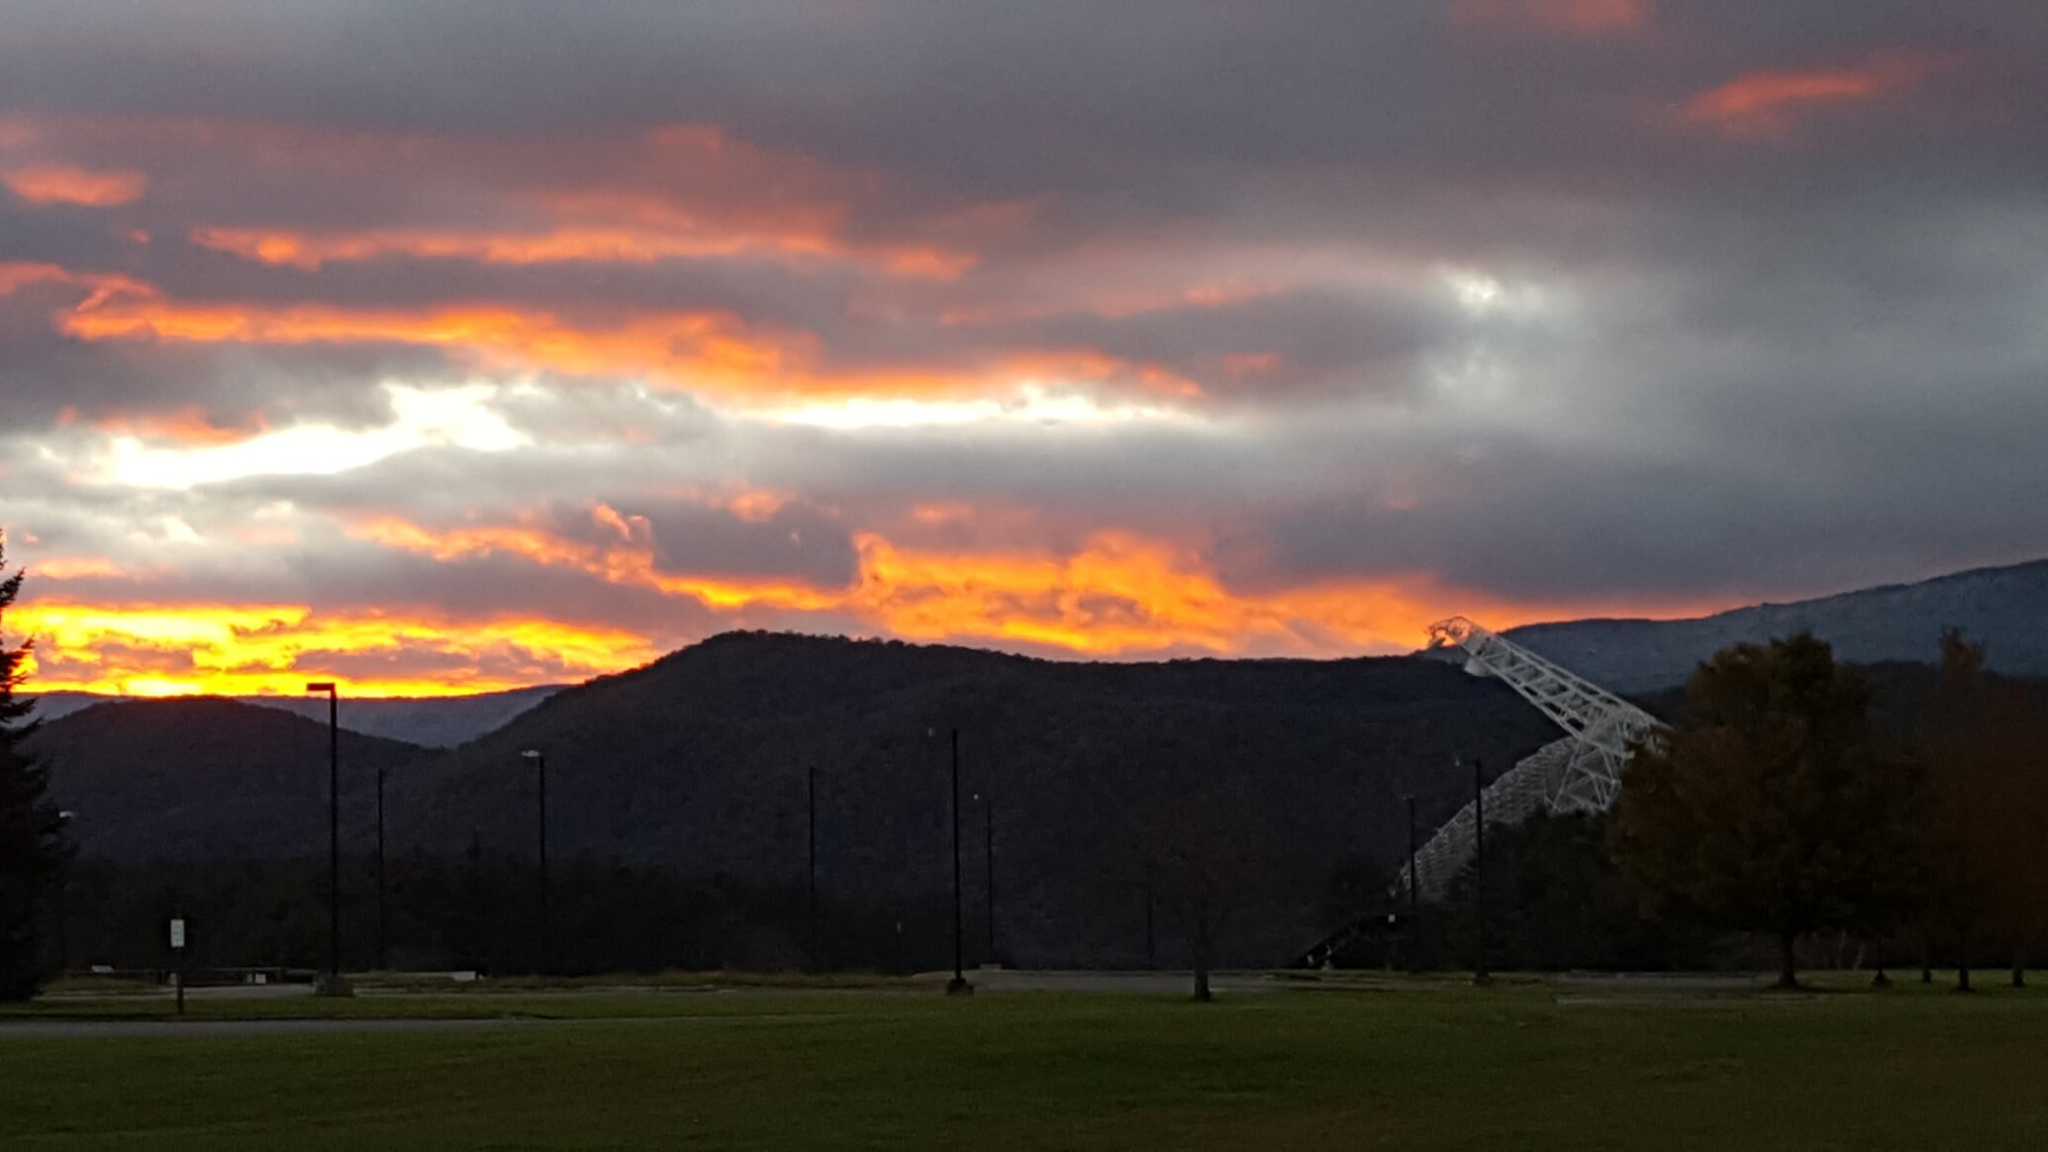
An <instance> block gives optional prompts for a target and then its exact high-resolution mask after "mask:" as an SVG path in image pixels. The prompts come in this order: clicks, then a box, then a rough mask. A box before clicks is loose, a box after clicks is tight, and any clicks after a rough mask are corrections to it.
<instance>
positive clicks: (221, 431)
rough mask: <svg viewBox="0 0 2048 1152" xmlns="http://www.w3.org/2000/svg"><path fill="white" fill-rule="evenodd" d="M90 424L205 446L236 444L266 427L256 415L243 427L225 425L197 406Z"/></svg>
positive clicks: (141, 437)
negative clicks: (248, 425) (216, 421)
mask: <svg viewBox="0 0 2048 1152" xmlns="http://www.w3.org/2000/svg"><path fill="white" fill-rule="evenodd" d="M93 427H94V428H96V429H98V430H99V431H101V432H104V433H106V434H108V435H110V436H132V437H135V438H136V439H139V440H168V441H171V442H173V443H176V444H180V445H183V446H186V447H193V448H204V447H209V446H214V445H220V444H235V443H239V442H241V441H243V440H247V439H248V438H250V437H251V436H255V435H260V434H261V433H263V432H265V431H267V430H268V427H267V425H266V424H265V423H264V422H263V421H262V420H261V419H260V418H259V419H258V420H257V421H256V422H255V423H254V425H253V426H251V427H246V428H237V427H224V426H222V425H219V424H215V423H214V422H213V419H212V417H210V416H208V415H207V414H206V413H205V412H203V411H201V410H200V409H198V408H194V407H186V408H180V409H177V410H176V411H172V412H136V413H123V414H121V415H117V416H109V417H107V418H105V419H102V420H96V421H94V422H93Z"/></svg>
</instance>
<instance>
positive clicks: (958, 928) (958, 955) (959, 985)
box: [926, 728, 969, 996]
mask: <svg viewBox="0 0 2048 1152" xmlns="http://www.w3.org/2000/svg"><path fill="white" fill-rule="evenodd" d="M926 731H927V734H931V730H929V729H927V730H926ZM952 737H953V979H951V980H950V981H948V982H947V983H946V995H948V996H959V995H963V994H965V993H966V992H968V991H969V986H968V983H967V965H966V952H967V931H966V922H965V921H964V920H963V919H962V917H961V901H960V879H961V877H960V730H959V729H958V728H955V729H953V730H952Z"/></svg>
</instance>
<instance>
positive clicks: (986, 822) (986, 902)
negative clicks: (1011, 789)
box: [974, 792, 996, 964]
mask: <svg viewBox="0 0 2048 1152" xmlns="http://www.w3.org/2000/svg"><path fill="white" fill-rule="evenodd" d="M974 798H975V799H976V800H979V801H981V856H982V860H981V876H982V881H983V883H984V885H985V887H986V895H985V896H984V898H983V900H982V909H983V911H984V912H986V913H987V914H988V952H987V953H986V955H987V957H988V959H987V961H986V963H989V964H994V963H995V962H996V798H995V794H994V793H992V792H991V793H987V794H983V793H980V792H976V793H975V794H974Z"/></svg>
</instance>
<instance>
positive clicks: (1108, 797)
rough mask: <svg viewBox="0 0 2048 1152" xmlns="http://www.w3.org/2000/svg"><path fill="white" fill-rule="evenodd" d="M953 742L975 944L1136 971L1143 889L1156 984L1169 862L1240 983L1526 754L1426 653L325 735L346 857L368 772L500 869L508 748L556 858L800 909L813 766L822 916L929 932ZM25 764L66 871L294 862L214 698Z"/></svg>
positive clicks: (279, 783) (1073, 670) (824, 662)
mask: <svg viewBox="0 0 2048 1152" xmlns="http://www.w3.org/2000/svg"><path fill="white" fill-rule="evenodd" d="M954 728H958V729H959V731H960V733H961V736H960V746H961V764H962V774H961V775H962V784H961V788H962V803H963V810H964V813H965V816H964V819H963V825H964V830H963V841H964V852H965V857H966V872H967V875H968V879H969V883H968V890H969V891H968V896H969V902H970V912H969V915H970V917H971V918H972V919H973V921H974V923H976V924H977V925H980V924H981V923H982V921H981V917H982V916H983V915H984V906H985V895H984V893H985V888H986V879H987V878H986V875H985V865H986V862H987V859H988V853H987V851H986V847H987V846H986V840H985V831H986V830H988V829H989V828H991V827H992V829H993V832H994V853H993V855H994V861H995V871H996V876H995V879H996V888H997V896H996V905H997V921H998V924H997V927H998V938H999V945H998V948H999V950H1000V951H1003V952H1005V953H1006V954H1007V958H1009V959H1013V960H1024V961H1036V962H1075V963H1138V962H1142V960H1143V958H1144V947H1145V946H1144V910H1145V904H1146V888H1147V883H1148V875H1149V878H1150V883H1151V885H1152V887H1153V889H1154V901H1153V903H1154V905H1155V909H1154V910H1155V920H1156V921H1157V923H1156V924H1155V936H1156V937H1157V939H1156V941H1155V947H1156V949H1157V950H1158V951H1159V952H1160V954H1161V957H1162V959H1170V958H1171V957H1172V956H1173V955H1174V951H1173V950H1174V949H1175V947H1176V945H1175V944H1174V942H1173V932H1174V927H1173V925H1172V923H1170V921H1171V919H1172V917H1171V915H1170V909H1169V908H1167V907H1166V905H1167V904H1169V903H1170V902H1171V901H1170V900H1169V897H1170V896H1172V895H1173V894H1172V893H1170V892H1166V891H1164V889H1165V887H1166V886H1167V885H1168V883H1169V879H1170V878H1168V877H1164V876H1163V875H1162V873H1161V872H1160V868H1161V867H1162V865H1161V864H1160V863H1159V861H1160V860H1163V859H1165V858H1167V857H1173V858H1176V859H1182V860H1185V859H1186V858H1188V856H1189V855H1190V853H1208V854H1218V855H1223V856H1227V857H1229V858H1230V859H1232V860H1234V861H1236V862H1237V865H1238V866H1237V867H1236V868H1235V869H1234V870H1233V876H1234V880H1233V887H1236V888H1240V889H1241V890H1239V891H1233V892H1230V893H1225V894H1223V895H1225V896H1227V897H1228V898H1229V899H1230V900H1231V901H1232V902H1235V903H1242V904H1246V905H1252V904H1256V905H1257V907H1256V908H1253V907H1247V908H1246V909H1245V910H1244V911H1243V913H1242V914H1240V915H1238V916H1236V917H1234V918H1233V920H1232V923H1231V932H1230V933H1229V937H1230V940H1229V941H1228V942H1227V943H1229V944H1230V945H1231V947H1232V948H1233V951H1232V953H1231V955H1232V956H1233V957H1234V958H1235V959H1237V960H1239V961H1257V962H1260V963H1265V962H1270V961H1272V960H1274V959H1276V958H1278V957H1279V956H1281V955H1284V954H1285V952H1286V951H1287V950H1288V949H1290V948H1293V947H1296V946H1300V945H1302V944H1305V943H1306V942H1307V941H1308V940H1309V939H1311V938H1313V937H1314V936H1315V935H1316V934H1318V933H1319V932H1320V930H1321V929H1322V928H1323V925H1322V923H1321V913H1320V912H1319V911H1318V909H1317V905H1318V904H1319V902H1320V899H1321V896H1322V891H1323V887H1324V885H1325V884H1326V882H1327V880H1328V877H1329V875H1330V873H1331V871H1332V869H1333V868H1334V867H1335V866H1336V865H1337V863H1338V862H1339V861H1340V860H1343V859H1345V858H1347V857H1354V856H1357V855H1361V854H1373V855H1377V856H1379V857H1381V858H1382V860H1385V861H1391V859H1392V858H1393V857H1394V856H1395V855H1396V854H1398V852H1399V850H1400V845H1401V844H1402V843H1403V841H1404V839H1405V835H1406V833H1405V820H1404V815H1403V805H1402V800H1401V798H1402V796H1403V794H1404V793H1407V792H1411V791H1412V792H1414V793H1416V794H1417V795H1418V797H1419V801H1418V803H1419V809H1420V815H1421V818H1422V821H1423V823H1424V824H1425V826H1433V825H1434V823H1435V822H1436V821H1438V820H1440V819H1442V818H1443V817H1444V816H1446V815H1447V814H1448V813H1449V812H1450V811H1452V810H1453V809H1454V808H1455V807H1456V806H1457V805H1458V804H1459V803H1460V802H1462V800H1463V798H1464V796H1465V794H1466V790H1467V789H1468V788H1469V777H1468V776H1467V775H1466V774H1464V773H1461V772H1459V771H1457V770H1454V768H1453V765H1452V760H1453V757H1454V756H1459V755H1462V756H1464V757H1466V758H1467V760H1468V762H1469V760H1470V758H1472V757H1484V758H1485V759H1486V760H1487V762H1488V764H1489V765H1490V766H1491V770H1493V771H1498V770H1499V769H1500V768H1502V767H1504V766H1505V765H1506V764H1508V763H1509V762H1510V761H1511V760H1512V759H1513V758H1514V757H1516V756H1519V755H1521V754H1524V753H1526V752H1527V751H1529V750H1531V749H1533V748H1534V747H1536V746H1537V745H1539V744H1541V743H1543V742H1545V741H1547V740H1549V739H1550V738H1551V736H1552V733H1551V732H1550V731H1549V730H1548V728H1547V727H1546V725H1545V723H1544V721H1543V720H1542V719H1541V718H1540V717H1539V716H1538V715H1537V714H1536V713H1535V712H1534V711H1533V710H1532V709H1529V708H1527V707H1525V706H1524V705H1523V704H1522V703H1521V702H1520V701H1519V700H1517V699H1516V698H1515V697H1514V695H1513V694H1512V693H1511V692H1509V691H1508V690H1507V689H1506V688H1505V687H1503V686H1501V685H1500V684H1498V683H1494V682H1491V681H1486V680H1480V679H1476V678H1473V677H1469V676H1466V675H1464V674H1463V673H1461V672H1460V671H1459V670H1458V669H1457V668H1456V667H1455V666H1452V665H1449V664H1446V663H1443V662H1441V661H1436V660H1429V659H1415V658H1385V659H1359V660H1341V661H1326V662H1317V661H1284V660H1275V661H1213V660H1200V661H1177V662H1172V663H1164V664H1080V663H1060V662H1050V661H1039V660H1030V659H1025V658H1021V657H1014V656H1005V655H1000V654H996V653H991V652H985V651H978V650H971V649H962V648H946V647H917V646H911V645H904V644H898V643H863V642H852V641H846V640H838V639H819V638H809V637H800V636H789V635H762V634H730V635H725V636H720V637H717V638H714V639H712V640H709V641H706V642H705V643H703V644H700V645H697V646H695V647H693V648H690V649H687V650H684V651H682V652H679V653H677V654H675V655H673V656H670V657H668V658H666V659H664V660H662V661H659V662H657V663H656V664H654V665H651V666H649V667H647V668H644V669H640V670H638V671H635V672H631V673H627V674H624V675H620V676H614V677H608V678H605V679H601V680H598V681H595V682H593V683H591V684H589V685H586V686H584V687H581V688H576V689H571V690H569V691H566V692H564V693H562V694H560V695H558V696H556V697H554V698H552V699H550V700H548V701H547V702H545V703H544V704H542V705H541V706H540V707H538V708H536V709H534V710H533V711H532V712H530V713H528V714H526V715H524V716H522V717H520V718H519V719H518V720H516V721H514V722H513V723H512V724H511V725H509V726H508V727H506V728H504V729H502V730H500V731H498V732H496V733H493V734H491V735H490V736H488V737H485V738H484V739H482V740H479V741H477V742H475V743H473V744H471V745H469V746H467V747H465V748H463V749H460V750H457V751H455V752H452V753H447V754H444V755H440V756H432V755H427V754H423V753H421V752H419V751H418V750H414V749H410V748H408V747H406V746H403V745H395V744H389V743H386V742H380V741H374V740H369V739H367V738H357V737H350V738H348V739H347V740H345V742H344V745H343V750H342V753H343V771H344V787H345V791H346V792H347V798H346V805H347V808H348V819H347V822H346V829H345V835H346V837H347V844H348V848H349V850H350V851H351V852H356V853H361V852H365V851H367V849H368V847H369V844H370V833H369V827H368V822H367V815H368V811H369V807H368V796H369V793H368V789H369V788H370V786H371V783H372V781H373V780H374V774H375V765H376V764H378V763H384V764H386V765H387V767H388V768H389V769H390V771H391V774H392V775H391V784H390V793H389V798H388V799H389V815H390V833H391V839H392V845H393V851H394V852H400V851H406V852H411V851H423V852H428V853H431V854H434V855H438V856H443V857H455V856H459V855H460V854H462V853H464V852H466V851H467V850H468V849H469V847H470V846H471V844H472V839H473V838H474V840H475V842H477V843H478V844H479V845H480V846H481V847H482V849H483V850H484V851H485V852H486V853H487V854H489V855H491V856H493V857H500V858H520V857H525V856H529V855H531V854H532V853H533V851H534V847H535V839H536V819H535V817H536V807H537V795H536V779H535V776H536V772H535V764H534V762H533V761H531V760H528V759H524V758H522V757H521V756H520V753H521V752H522V751H524V750H526V749H529V748H532V749H536V750H540V751H544V752H545V753H546V755H547V763H548V772H549V782H548V783H549V835H550V841H551V843H550V849H551V854H553V855H554V856H555V857H556V858H557V859H558V860H566V859H568V858H571V857H574V856H577V855H584V854H587V855H589V856H590V857H592V858H594V859H596V860H598V861H603V860H609V859H614V858H616V859H618V860H620V861H623V862H627V863H631V864H645V865H651V866H656V867H659V868H662V869H664V870H667V871H670V872H673V873H675V874H683V875H696V876H703V877H713V878H715V877H717V876H719V875H724V876H728V877H731V878H732V879H733V880H734V881H736V882H741V883H750V884H769V885H785V886H787V885H800V884H801V882H802V880H803V877H804V874H805V863H806V831H807V820H806V817H807V803H806V796H807V791H806V783H807V776H808V773H809V772H810V771H811V770H813V769H814V770H815V772H816V778H817V792H818V848H819V869H820V880H821V886H822V887H823V889H824V891H825V894H826V895H827V896H828V897H829V898H831V899H832V900H835V901H847V902H854V903H858V904H860V905H862V906H867V907H876V908H885V909H886V908H889V907H896V906H901V907H904V908H910V907H914V906H928V904H929V902H930V900H931V899H932V898H933V897H935V896H942V895H944V894H945V893H946V892H947V891H948V890H949V886H950V883H951V875H952V873H951V854H950V848H951V840H950V836H949V832H948V823H947V816H948V760H949V756H950V748H949V732H950V731H951V730H952V729H954ZM40 739H41V741H42V743H41V747H42V748H43V749H44V750H45V752H46V753H47V754H48V755H49V756H50V757H51V759H52V761H53V762H54V763H55V764H56V765H57V780H58V789H59V794H60V795H61V796H62V798H63V801H62V802H63V803H64V804H65V805H66V806H68V807H74V808H76V809H77V810H78V811H80V813H81V816H80V818H79V819H80V824H79V827H80V832H81V834H82V839H83V841H84V843H85V846H86V849H87V852H88V853H89V854H93V855H107V856H115V857H119V858H125V859H131V860H133V859H144V858H149V857H154V856H158V855H170V856H177V857H182V858H195V857H205V856H230V855H272V856H290V855H297V856H314V855H318V854H319V852H320V851H321V850H323V849H324V846H325V841H324V839H323V836H324V824H323V823H322V821H323V820H324V815H325V806H324V796H325V793H324V789H325V786H326V771H325V769H326V752H325V732H324V730H323V727H322V726H321V725H318V724H315V723H313V722H310V721H305V720H298V719H294V718H291V717H288V716H283V715H281V714H279V713H275V712H269V711H264V710H260V709H251V708H246V707H243V706H238V705H234V704H231V703H227V702H215V701H185V702H164V703H135V704H126V705H120V706H115V707H107V708H100V709H95V710H92V711H89V712H86V713H81V714H79V715H78V716H74V717H69V718H67V719H66V720H64V721H62V722H60V723H58V724H53V725H51V726H50V727H49V729H48V730H46V732H45V733H44V734H43V736H42V737H41V738H40ZM977 795H979V796H981V797H985V798H987V800H986V801H985V802H986V803H987V804H989V805H990V807H988V808H987V809H984V807H983V803H984V801H979V800H976V799H975V797H976V796H977ZM1148 869H1149V873H1148ZM1237 880H1242V881H1244V883H1242V884H1238V883H1236V881H1237ZM1254 881H1255V882H1254ZM973 935H974V939H975V940H976V941H977V943H979V942H980V941H981V940H982V933H981V932H980V931H977V932H975V933H974V934H973ZM980 950H981V948H979V947H978V948H977V952H979V951H980Z"/></svg>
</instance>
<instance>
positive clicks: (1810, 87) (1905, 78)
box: [1679, 53, 1946, 138]
mask: <svg viewBox="0 0 2048 1152" xmlns="http://www.w3.org/2000/svg"><path fill="white" fill-rule="evenodd" d="M1945 66H1946V64H1945V62H1944V61H1941V60H1938V59H1935V58H1932V57H1926V56H1908V55H1903V54H1897V53H1886V54H1880V55H1877V56H1873V57H1872V58H1871V59H1870V60H1869V61H1868V62H1866V63H1865V64H1864V65H1862V66H1861V67H1857V68H1846V69H1839V70H1834V71H1812V72H1792V71H1784V72H1752V73H1750V74H1748V75H1746V76H1741V77H1738V78H1736V79H1734V80H1731V81H1729V82H1728V83H1726V84H1723V85H1721V86H1720V87H1718V88H1714V89H1712V90H1710V91H1707V92H1702V93H1700V94H1699V95H1697V96H1694V97H1693V98H1692V99H1690V100H1688V101H1686V103H1685V107H1684V108H1683V109H1682V110H1681V111H1680V114H1679V115H1680V119H1681V120H1682V121H1683V122H1684V123H1687V124H1692V125H1696V126H1700V127H1706V128H1711V129H1713V130H1715V131H1717V132H1720V133H1721V134H1722V135H1724V136H1729V137H1733V138H1745V137H1754V138H1783V137H1785V136H1787V135H1789V134H1790V133H1791V131H1792V126H1793V120H1794V118H1795V114H1796V113H1797V112H1798V111H1800V110H1802V109H1809V108H1813V107H1816V106H1825V105H1831V104H1845V103H1857V102H1861V101H1868V100H1873V99H1876V98H1878V97H1880V96H1883V95H1884V94H1886V93H1889V92H1894V91H1897V90H1899V89H1901V88H1909V87H1911V86H1913V85H1915V84H1918V83H1920V82H1921V81H1922V80H1925V79H1926V78H1927V77H1928V76H1930V75H1932V74H1934V73H1935V72H1937V71H1939V70H1941V69H1942V68H1943V67H1945Z"/></svg>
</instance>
